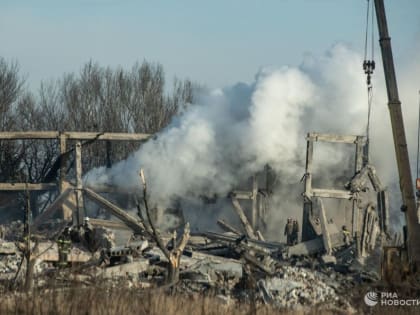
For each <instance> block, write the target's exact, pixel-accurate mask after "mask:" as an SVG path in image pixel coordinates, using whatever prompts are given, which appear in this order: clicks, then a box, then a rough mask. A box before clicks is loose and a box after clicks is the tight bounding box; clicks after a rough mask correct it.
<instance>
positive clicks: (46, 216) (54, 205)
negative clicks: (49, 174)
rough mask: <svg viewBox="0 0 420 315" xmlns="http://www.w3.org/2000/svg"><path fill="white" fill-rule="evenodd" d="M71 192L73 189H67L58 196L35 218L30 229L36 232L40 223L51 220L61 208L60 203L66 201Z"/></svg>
mask: <svg viewBox="0 0 420 315" xmlns="http://www.w3.org/2000/svg"><path fill="white" fill-rule="evenodd" d="M71 192H73V189H72V188H67V189H66V190H65V191H64V192H63V193H62V194H60V195H59V196H58V197H57V198H56V199H55V200H54V201H53V203H52V204H50V206H49V207H48V208H47V209H46V210H45V211H44V212H42V213H41V214H40V215H39V216H37V217H36V218H35V220H34V221H33V223H32V228H33V229H35V230H36V229H37V228H38V227H39V225H40V224H41V223H43V222H45V221H46V220H48V219H49V218H51V217H52V216H53V214H54V213H55V212H56V211H57V210H58V209H59V208H60V207H61V205H62V203H63V202H64V201H66V199H67V197H68V196H69V195H70V193H71Z"/></svg>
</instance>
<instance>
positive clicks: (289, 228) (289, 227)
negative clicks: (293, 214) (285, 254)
mask: <svg viewBox="0 0 420 315" xmlns="http://www.w3.org/2000/svg"><path fill="white" fill-rule="evenodd" d="M284 235H285V236H286V241H287V245H288V246H290V245H292V244H293V221H292V218H288V219H287V223H286V226H285V227H284Z"/></svg>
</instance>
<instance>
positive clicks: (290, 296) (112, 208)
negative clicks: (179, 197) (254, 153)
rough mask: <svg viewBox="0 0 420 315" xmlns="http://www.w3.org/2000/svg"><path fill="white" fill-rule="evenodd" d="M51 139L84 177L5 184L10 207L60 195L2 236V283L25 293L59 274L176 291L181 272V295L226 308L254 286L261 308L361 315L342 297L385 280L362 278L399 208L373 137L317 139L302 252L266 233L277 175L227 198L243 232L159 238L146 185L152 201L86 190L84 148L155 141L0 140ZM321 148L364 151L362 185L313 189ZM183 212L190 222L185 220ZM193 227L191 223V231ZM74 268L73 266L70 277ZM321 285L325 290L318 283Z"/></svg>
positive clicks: (268, 173) (358, 169)
mask: <svg viewBox="0 0 420 315" xmlns="http://www.w3.org/2000/svg"><path fill="white" fill-rule="evenodd" d="M51 137H55V138H57V139H58V140H59V143H60V149H61V156H60V158H61V160H60V171H61V173H60V175H61V174H64V169H65V166H66V159H68V152H72V153H73V154H74V159H75V178H73V179H70V180H67V178H66V177H65V176H59V177H58V185H57V184H56V183H54V182H53V183H51V182H49V183H0V189H1V191H2V193H3V194H2V196H6V198H3V197H2V201H3V203H5V202H6V201H7V200H10V199H11V198H7V196H9V194H10V192H11V191H18V190H21V191H32V192H34V191H35V192H38V191H45V190H52V189H57V190H58V192H59V193H58V196H57V197H56V198H55V200H53V201H52V202H50V203H49V204H48V205H46V207H45V209H44V211H42V212H41V213H39V214H38V215H37V216H31V209H30V203H29V202H28V203H27V205H26V207H25V209H26V212H25V218H24V220H23V221H24V222H23V223H22V222H19V221H18V222H14V223H11V224H9V225H3V226H2V233H1V235H0V262H1V263H0V267H1V268H0V269H1V271H0V272H1V280H2V281H3V283H5V282H4V281H10V280H12V279H13V280H15V282H16V283H19V279H20V281H21V282H24V283H25V285H26V286H27V287H33V286H42V285H45V283H46V282H47V279H48V278H50V280H51V275H52V274H55V275H56V274H57V273H59V274H60V277H58V278H57V277H56V279H60V280H61V281H70V280H71V281H79V282H82V283H85V284H88V283H89V282H90V281H94V280H95V279H96V280H97V279H98V278H100V279H108V280H112V281H114V280H115V279H121V278H123V279H126V280H127V281H129V284H130V286H134V287H141V288H147V287H151V286H156V285H158V284H159V283H162V282H165V281H164V279H165V278H168V273H171V272H173V270H172V271H171V268H170V267H171V266H172V268H175V269H174V270H177V272H178V273H179V275H178V276H179V279H180V280H179V281H180V283H182V285H181V286H180V287H178V288H179V289H180V290H181V288H184V289H183V290H188V291H193V292H194V291H196V292H203V290H204V291H205V290H207V289H208V288H213V290H216V292H217V293H219V294H221V297H222V299H226V298H229V299H230V298H241V296H242V298H243V297H244V294H245V296H247V295H249V294H250V293H249V291H246V290H245V291H244V290H241V289H240V288H241V287H242V288H244V283H243V282H244V281H249V279H253V280H252V281H253V284H252V285H253V287H254V289H255V292H258V299H259V300H260V301H261V302H262V303H270V304H274V305H278V306H279V307H290V306H293V305H295V306H296V305H298V304H304V305H313V304H316V303H320V302H324V301H331V303H333V304H337V303H338V304H341V305H346V307H351V306H350V305H349V304H348V302H346V300H345V298H343V297H340V294H342V293H343V292H345V291H346V290H347V289H348V287H349V286H351V285H354V284H356V283H360V282H361V281H373V280H375V279H377V274H375V273H374V272H373V273H372V272H371V270H364V269H363V259H362V258H363V257H367V256H368V255H370V253H372V252H373V250H374V249H375V247H376V245H377V242H378V241H379V240H381V239H382V237H383V236H385V235H386V233H387V229H388V201H387V193H386V189H385V188H384V187H383V186H382V185H381V183H380V180H379V178H378V176H377V174H376V172H375V169H374V167H373V166H372V165H370V164H369V163H368V159H367V156H366V152H367V143H366V138H365V137H363V136H338V135H327V134H318V133H309V134H308V135H307V139H306V140H307V152H306V169H305V176H304V178H303V179H304V192H303V211H302V221H301V226H302V234H301V237H299V238H300V239H301V242H298V243H297V244H294V245H290V246H289V245H287V244H285V243H284V242H281V240H280V239H277V240H267V239H266V237H265V235H264V234H265V232H266V230H265V227H266V220H267V218H268V212H269V211H273V209H270V199H271V198H272V195H273V190H272V187H271V185H272V183H273V178H272V177H273V174H272V170H271V169H270V167H269V166H267V167H266V168H265V169H264V171H263V172H260V173H258V174H255V175H253V176H251V180H250V183H251V186H252V187H251V189H250V190H232V191H231V193H230V194H229V195H228V196H227V197H226V198H227V199H228V200H230V202H231V205H232V207H231V209H232V212H233V213H235V214H236V215H237V218H238V220H239V222H240V226H237V225H235V224H234V223H231V222H228V221H226V220H223V219H219V220H218V222H217V224H218V225H219V228H221V229H222V230H223V231H224V232H223V233H220V232H214V231H194V232H191V231H190V227H189V225H188V223H187V225H186V226H185V227H184V230H183V231H182V229H178V233H179V232H181V233H179V235H177V233H176V231H167V232H165V231H162V232H160V231H159V228H158V227H159V215H157V213H158V212H157V211H155V212H153V210H155V209H152V210H150V209H148V208H147V196H146V188H145V187H146V186H144V195H143V197H142V196H140V194H139V193H140V192H136V193H135V192H131V193H128V194H127V191H125V192H118V187H95V188H93V187H87V186H85V185H84V184H83V181H82V167H81V165H82V164H81V157H82V142H81V140H83V139H85V140H92V139H95V140H97V141H101V140H105V141H110V140H127V139H129V140H138V141H143V140H145V139H147V138H148V135H143V134H107V133H103V134H93V133H45V132H31V133H25V132H21V133H2V134H0V138H2V139H8V140H16V139H29V138H38V139H40V138H42V139H45V138H51ZM70 140H71V141H74V147H73V148H71V149H70V150H69V149H68V147H67V145H66V143H67V142H68V141H70ZM320 141H328V142H333V143H346V144H350V145H354V146H355V159H354V160H355V165H354V172H353V173H354V175H353V176H352V177H351V178H348V182H347V183H346V184H345V185H344V187H340V189H323V188H317V187H313V178H312V164H313V147H314V144H315V143H316V142H320ZM139 180H140V179H139ZM143 180H144V179H143ZM144 185H145V183H144ZM95 190H96V191H95ZM121 194H122V195H123V196H125V197H123V198H120V199H123V200H124V202H125V205H127V206H128V205H129V204H130V201H129V200H130V198H131V199H132V202H133V201H137V205H138V211H137V213H132V212H127V211H126V209H124V208H123V207H122V206H121V205H117V203H116V202H115V201H114V200H118V198H115V195H119V196H121ZM127 195H130V196H131V197H127ZM27 196H29V194H27ZM113 196H114V197H113ZM133 196H134V197H133ZM109 198H111V199H109ZM28 199H29V197H28ZM112 199H114V200H112ZM87 200H90V202H91V203H89V202H88V201H87ZM325 200H327V201H326V202H325ZM329 200H334V201H338V203H336V207H337V205H338V208H337V209H335V210H336V211H334V212H331V211H330V209H329V208H328V206H325V205H324V204H327V205H329V204H330V203H329V202H328V201H329ZM92 202H93V203H94V204H95V205H96V206H95V207H96V209H101V211H100V212H103V211H106V212H107V213H108V215H107V216H106V217H105V218H104V217H102V218H99V217H94V216H93V217H92V216H90V217H88V213H92V211H90V210H89V209H87V208H88V207H89V206H92ZM205 202H212V201H211V200H206V201H205ZM143 203H144V205H145V206H146V208H144V206H143ZM174 213H175V215H178V216H181V217H182V213H180V212H179V211H175V212H174ZM183 221H184V218H181V219H180V222H183ZM281 234H282V233H281V232H280V233H279V235H281ZM25 261H26V264H25V263H24V262H25ZM355 262H357V264H356V265H355ZM70 266H73V268H70V269H69V268H68V267H70ZM74 266H77V267H76V268H74ZM168 267H169V269H168ZM305 268H309V269H305ZM25 269H26V273H25V271H24V270H25ZM363 270H364V271H363ZM337 271H339V272H341V273H340V274H341V275H338V276H334V279H335V280H334V281H332V282H333V283H331V278H330V274H331V273H332V272H333V273H336V272H337ZM340 277H341V278H340ZM246 279H248V280H246ZM311 279H312V280H311ZM340 279H341V280H340ZM16 280H17V281H16ZM315 280H316V282H317V285H313V283H312V282H313V281H315ZM340 281H341V282H340ZM172 285H173V284H172ZM310 286H312V287H311V289H310V290H309V287H310ZM206 288H207V289H206ZM308 290H309V291H308ZM244 292H245V293H244ZM222 293H223V294H222Z"/></svg>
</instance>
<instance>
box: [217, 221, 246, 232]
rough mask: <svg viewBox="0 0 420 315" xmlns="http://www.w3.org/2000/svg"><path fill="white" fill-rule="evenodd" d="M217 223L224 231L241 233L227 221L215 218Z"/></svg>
mask: <svg viewBox="0 0 420 315" xmlns="http://www.w3.org/2000/svg"><path fill="white" fill-rule="evenodd" d="M217 224H218V225H219V226H220V227H221V228H222V229H223V230H225V231H226V232H232V233H235V234H236V235H242V233H241V232H240V231H239V230H237V229H235V228H234V227H233V226H232V225H230V224H229V223H227V222H226V221H224V220H222V219H220V220H217Z"/></svg>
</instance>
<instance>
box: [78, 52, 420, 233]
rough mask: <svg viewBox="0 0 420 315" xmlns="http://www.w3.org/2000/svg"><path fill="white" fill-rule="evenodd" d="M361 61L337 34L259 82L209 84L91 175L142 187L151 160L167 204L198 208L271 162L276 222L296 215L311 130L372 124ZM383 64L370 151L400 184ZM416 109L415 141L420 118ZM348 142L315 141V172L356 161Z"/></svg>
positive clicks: (152, 175) (153, 192)
mask: <svg viewBox="0 0 420 315" xmlns="http://www.w3.org/2000/svg"><path fill="white" fill-rule="evenodd" d="M361 61H362V57H361V56H360V55H359V54H357V53H355V52H354V51H352V50H350V49H349V48H347V47H346V46H345V45H343V44H337V45H335V46H333V47H332V48H331V49H330V50H329V51H328V52H327V53H325V54H324V55H323V56H321V57H317V56H307V57H306V58H305V60H304V61H303V63H302V64H301V65H300V66H298V67H282V68H278V69H276V68H265V69H262V70H260V71H259V72H258V73H257V75H256V76H255V80H254V82H253V83H251V84H244V83H238V84H236V85H234V86H232V87H227V88H224V89H219V90H213V91H207V92H206V93H203V95H201V96H200V97H199V98H198V102H197V104H193V105H190V106H189V107H188V108H187V110H186V111H184V112H183V113H181V114H180V115H179V116H177V117H176V118H175V119H174V120H173V121H172V122H171V124H170V125H169V126H168V127H167V128H165V129H164V130H163V131H161V132H160V133H159V134H157V135H156V137H155V138H154V139H152V140H149V141H148V142H147V143H145V144H144V145H142V146H141V147H140V148H139V150H138V151H137V152H135V153H134V154H133V155H131V156H130V157H129V158H128V159H126V160H124V161H121V162H119V163H117V164H115V165H114V166H113V167H112V168H111V169H106V168H104V167H101V168H97V169H94V170H92V171H90V172H89V173H88V174H87V175H86V176H85V181H86V184H88V185H90V186H95V185H98V184H108V185H117V186H119V187H120V188H122V189H128V190H132V189H138V190H139V189H140V182H139V176H138V172H139V169H140V168H143V169H144V171H145V174H146V177H147V180H148V187H149V191H150V197H151V199H152V200H153V202H155V203H156V204H159V205H160V206H162V207H166V206H169V205H170V204H171V203H172V202H174V201H175V200H179V199H182V200H190V201H191V202H190V204H194V205H195V207H196V208H195V210H194V211H197V212H199V211H202V210H200V209H199V208H200V206H199V203H198V202H197V200H199V197H200V196H203V195H205V196H212V195H213V194H216V195H218V196H221V197H224V196H226V195H227V193H228V192H229V191H230V190H232V189H234V188H236V187H237V186H238V185H240V184H241V183H243V182H244V181H245V180H246V179H247V178H249V176H251V175H252V174H253V173H255V172H257V171H260V170H262V169H263V168H264V166H265V165H266V164H269V165H270V166H271V167H272V168H273V169H274V170H275V171H276V173H277V174H278V175H279V176H278V178H279V182H280V185H279V186H278V187H279V188H278V190H277V191H276V193H275V198H274V201H275V202H274V207H275V209H274V210H273V209H272V210H273V213H274V216H273V220H270V221H271V223H272V227H271V229H272V230H275V229H276V228H278V225H279V224H280V222H282V220H283V219H284V218H285V217H287V216H288V215H290V214H293V215H294V216H295V217H298V218H300V216H301V208H302V203H301V197H300V193H301V192H302V190H303V187H302V184H301V183H300V182H299V181H300V179H301V177H302V175H303V173H304V161H305V151H306V142H305V134H306V133H307V132H310V131H317V132H325V133H340V134H358V135H360V134H365V130H366V123H367V91H366V83H365V77H364V75H363V72H362V70H361ZM377 63H378V65H379V62H377ZM378 68H379V67H378ZM377 72H378V73H376V74H375V77H376V78H377V77H379V76H381V77H380V79H378V80H377V81H378V82H376V81H374V84H375V87H376V86H378V88H375V98H374V104H373V115H372V126H371V134H372V140H371V142H372V145H371V152H372V153H371V157H372V161H373V164H374V165H376V166H377V170H378V174H379V175H380V177H381V178H383V179H384V182H385V184H388V185H391V184H392V183H394V182H395V181H396V171H395V170H396V164H395V160H394V148H393V144H392V133H391V130H390V123H389V117H388V116H389V114H388V112H387V109H386V105H385V104H386V92H385V89H384V83H383V79H382V78H383V74H382V73H381V72H380V71H377ZM374 80H375V78H374ZM410 93H411V92H410ZM412 101H413V100H411V102H412ZM412 107H415V108H416V106H414V104H413V106H412ZM413 111H414V110H411V109H410V115H409V117H410V118H409V123H408V125H409V130H410V132H409V133H408V134H410V136H408V138H409V140H410V142H409V144H411V143H413V142H412V140H413V138H412V136H411V133H412V132H411V131H412V130H413V129H412V128H413V126H416V125H415V123H416V122H415V123H414V125H413V121H414V120H413V118H412V117H413ZM405 114H406V113H405ZM414 116H415V117H417V115H414ZM406 117H407V115H406ZM351 149H352V148H351ZM349 152H350V151H349V149H348V148H347V149H346V148H343V149H340V148H338V149H337V147H332V146H327V147H325V148H324V149H323V150H316V151H315V157H314V158H315V159H316V161H317V164H316V165H315V166H316V169H315V176H319V178H322V180H323V181H324V182H325V183H328V182H330V183H333V181H334V177H336V176H340V175H341V174H342V172H343V171H344V170H345V169H348V167H349V164H350V162H351V159H352V158H353V154H352V153H351V154H349ZM331 170H339V171H334V172H331ZM340 172H341V173H340ZM336 188H339V187H336ZM221 208H223V207H221ZM219 212H220V211H219ZM199 217H200V216H198V218H199ZM276 219H278V220H276Z"/></svg>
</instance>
